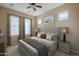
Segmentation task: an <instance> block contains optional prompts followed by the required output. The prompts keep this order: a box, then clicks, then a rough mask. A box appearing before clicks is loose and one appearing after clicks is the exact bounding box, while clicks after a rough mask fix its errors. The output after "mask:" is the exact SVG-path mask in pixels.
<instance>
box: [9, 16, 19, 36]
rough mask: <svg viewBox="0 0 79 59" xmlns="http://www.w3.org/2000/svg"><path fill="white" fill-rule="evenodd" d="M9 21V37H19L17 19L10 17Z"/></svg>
mask: <svg viewBox="0 0 79 59" xmlns="http://www.w3.org/2000/svg"><path fill="white" fill-rule="evenodd" d="M9 21H10V35H11V36H14V35H19V17H18V16H13V15H11V16H10V18H9Z"/></svg>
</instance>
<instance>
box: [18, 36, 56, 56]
mask: <svg viewBox="0 0 79 59" xmlns="http://www.w3.org/2000/svg"><path fill="white" fill-rule="evenodd" d="M30 38H32V39H34V40H37V41H39V42H41V43H43V44H45V45H46V46H47V48H48V49H49V50H48V55H52V54H53V53H54V52H55V51H56V49H57V41H49V40H46V39H42V38H38V37H30ZM19 46H20V47H22V48H19V49H20V50H21V53H23V54H25V55H26V54H27V55H29V53H30V55H34V56H35V55H39V54H38V51H37V50H36V49H35V48H34V47H32V46H30V45H29V44H28V43H26V42H24V41H23V40H19ZM24 48H25V49H24ZM27 52H29V53H27Z"/></svg>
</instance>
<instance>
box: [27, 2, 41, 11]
mask: <svg viewBox="0 0 79 59" xmlns="http://www.w3.org/2000/svg"><path fill="white" fill-rule="evenodd" d="M29 4H30V6H28V7H26V8H27V9H29V8H33V10H34V11H36V7H37V8H42V6H40V5H36V3H29Z"/></svg>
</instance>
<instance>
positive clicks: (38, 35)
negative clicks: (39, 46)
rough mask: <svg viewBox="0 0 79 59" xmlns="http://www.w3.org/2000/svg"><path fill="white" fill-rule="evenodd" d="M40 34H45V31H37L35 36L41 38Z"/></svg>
mask: <svg viewBox="0 0 79 59" xmlns="http://www.w3.org/2000/svg"><path fill="white" fill-rule="evenodd" d="M42 34H45V32H39V33H38V34H37V37H39V38H41V36H42Z"/></svg>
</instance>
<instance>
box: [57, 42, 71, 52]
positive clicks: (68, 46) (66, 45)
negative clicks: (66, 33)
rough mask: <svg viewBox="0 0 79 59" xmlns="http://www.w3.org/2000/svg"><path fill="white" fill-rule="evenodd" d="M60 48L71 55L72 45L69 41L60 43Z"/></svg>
mask: <svg viewBox="0 0 79 59" xmlns="http://www.w3.org/2000/svg"><path fill="white" fill-rule="evenodd" d="M58 48H59V50H61V51H63V52H66V53H70V50H71V43H70V42H69V41H66V42H63V41H59V43H58Z"/></svg>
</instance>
